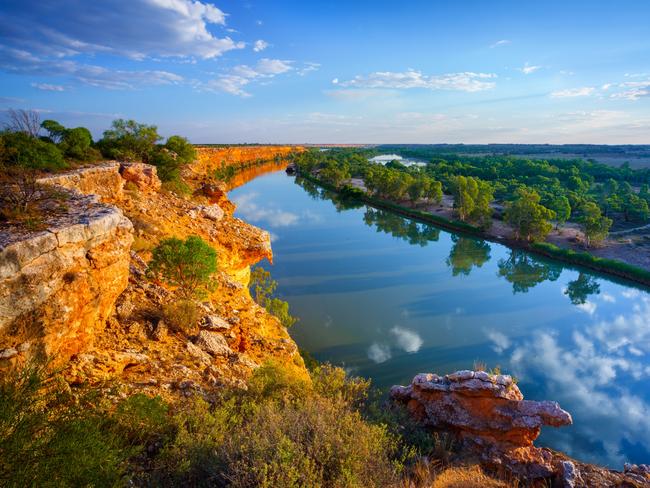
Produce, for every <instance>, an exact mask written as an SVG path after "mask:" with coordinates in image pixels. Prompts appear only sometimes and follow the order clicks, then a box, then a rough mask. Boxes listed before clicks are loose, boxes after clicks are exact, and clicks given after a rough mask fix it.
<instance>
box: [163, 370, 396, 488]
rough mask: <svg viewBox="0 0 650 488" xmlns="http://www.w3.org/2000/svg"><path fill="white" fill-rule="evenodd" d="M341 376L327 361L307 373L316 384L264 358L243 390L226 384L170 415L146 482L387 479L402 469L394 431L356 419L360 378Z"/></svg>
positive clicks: (376, 482) (370, 482) (275, 483)
mask: <svg viewBox="0 0 650 488" xmlns="http://www.w3.org/2000/svg"><path fill="white" fill-rule="evenodd" d="M344 378H345V374H344V373H343V372H342V371H341V370H340V369H338V368H332V367H327V368H326V369H323V370H321V372H320V374H319V376H318V377H316V378H315V383H316V384H318V385H319V386H318V387H316V386H311V385H310V384H309V382H306V381H305V380H301V379H299V378H295V377H292V376H291V374H290V373H288V372H287V371H286V370H284V369H283V368H281V367H279V366H274V365H265V366H262V367H261V368H259V369H258V370H257V371H256V372H255V373H254V375H253V377H252V378H251V381H250V385H249V389H248V391H232V392H230V393H229V394H227V395H226V396H224V397H222V398H221V399H220V400H219V401H217V403H216V404H215V405H214V407H212V408H211V407H210V406H209V405H208V404H207V403H205V402H204V401H202V400H201V401H197V402H196V403H195V404H194V405H193V407H192V408H189V409H183V411H182V412H180V413H179V414H178V415H177V416H176V417H175V424H176V428H177V435H176V438H175V440H174V441H173V442H172V443H170V444H169V445H168V446H167V447H166V448H165V449H164V450H163V452H162V453H161V456H160V458H159V459H158V465H157V469H156V470H155V471H154V477H156V479H155V480H152V481H154V483H153V484H162V485H179V486H180V485H182V486H224V485H228V486H236V487H253V486H256V487H257V486H266V487H294V486H321V487H338V486H368V487H372V486H387V485H390V484H392V483H395V482H396V481H397V480H398V477H399V474H400V472H401V470H402V465H401V463H400V461H399V459H398V457H399V455H398V454H399V453H398V441H397V438H396V436H394V435H393V434H390V433H389V432H388V430H387V428H386V427H385V426H384V425H380V424H372V423H369V422H367V421H366V420H364V418H363V416H362V415H361V413H360V412H359V411H358V410H356V409H355V408H354V406H353V405H352V403H353V402H352V399H356V398H359V395H361V396H363V395H364V393H362V391H361V390H363V386H362V384H361V383H357V384H355V385H352V386H350V385H349V384H348V383H347V381H346V380H345V379H344ZM366 386H367V385H366ZM351 392H356V393H354V394H351ZM350 395H351V396H350Z"/></svg>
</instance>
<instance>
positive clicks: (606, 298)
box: [599, 292, 616, 303]
mask: <svg viewBox="0 0 650 488" xmlns="http://www.w3.org/2000/svg"><path fill="white" fill-rule="evenodd" d="M599 296H600V298H601V300H602V301H603V302H607V303H616V297H615V296H614V295H610V294H609V293H607V292H603V293H601V294H600V295H599Z"/></svg>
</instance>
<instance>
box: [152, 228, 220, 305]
mask: <svg viewBox="0 0 650 488" xmlns="http://www.w3.org/2000/svg"><path fill="white" fill-rule="evenodd" d="M152 253H153V258H152V260H151V262H150V263H149V275H150V276H153V277H160V278H162V279H163V280H164V281H165V282H167V283H168V284H170V285H172V286H175V287H177V292H178V294H179V295H180V296H181V297H182V298H184V299H186V300H189V299H192V298H196V297H202V296H205V295H207V294H208V293H209V292H210V291H213V290H214V289H215V287H216V281H215V280H214V274H215V273H216V271H217V251H215V250H214V249H213V248H212V247H211V246H210V245H209V244H208V243H207V242H205V241H204V240H203V239H201V238H200V237H198V236H190V237H188V238H187V239H185V240H182V239H177V238H175V237H172V238H169V239H163V240H162V241H160V244H158V246H157V247H156V248H155V249H154V250H153V251H152Z"/></svg>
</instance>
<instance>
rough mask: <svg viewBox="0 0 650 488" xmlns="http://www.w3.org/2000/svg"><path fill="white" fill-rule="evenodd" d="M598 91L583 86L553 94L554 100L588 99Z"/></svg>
mask: <svg viewBox="0 0 650 488" xmlns="http://www.w3.org/2000/svg"><path fill="white" fill-rule="evenodd" d="M595 91H596V89H595V88H594V87H592V86H583V87H581V88H568V89H566V90H559V91H554V92H552V93H551V97H552V98H572V97H588V96H589V95H593V94H594V92H595Z"/></svg>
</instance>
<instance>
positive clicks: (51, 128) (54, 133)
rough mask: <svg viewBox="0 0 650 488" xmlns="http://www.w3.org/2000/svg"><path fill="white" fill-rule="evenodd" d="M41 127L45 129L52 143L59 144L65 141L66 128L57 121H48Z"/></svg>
mask: <svg viewBox="0 0 650 488" xmlns="http://www.w3.org/2000/svg"><path fill="white" fill-rule="evenodd" d="M41 127H42V128H43V129H45V130H46V131H47V133H48V135H49V137H50V139H52V142H54V143H55V144H56V143H59V142H61V139H63V135H64V134H65V131H66V128H65V127H63V126H62V125H61V124H59V123H58V122H57V121H56V120H51V119H47V120H44V121H43V122H42V123H41Z"/></svg>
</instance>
